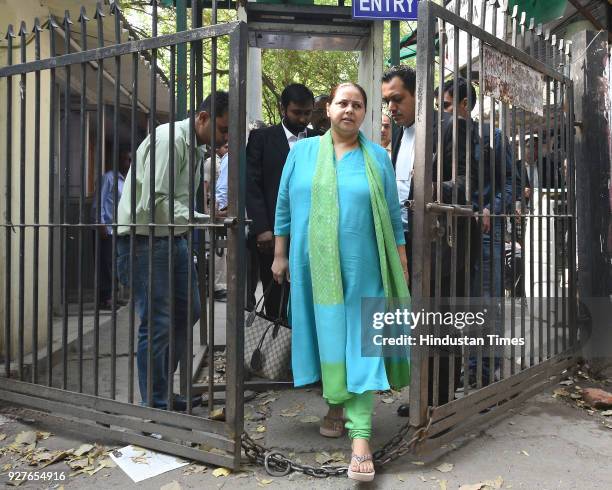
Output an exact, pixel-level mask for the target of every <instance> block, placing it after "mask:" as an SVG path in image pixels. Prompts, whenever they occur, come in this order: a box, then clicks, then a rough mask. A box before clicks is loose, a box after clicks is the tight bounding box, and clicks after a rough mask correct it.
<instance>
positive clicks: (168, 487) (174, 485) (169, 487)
mask: <svg viewBox="0 0 612 490" xmlns="http://www.w3.org/2000/svg"><path fill="white" fill-rule="evenodd" d="M181 489H182V487H181V486H180V485H179V483H178V482H177V481H176V480H173V481H171V482H170V483H166V484H165V485H163V486H161V487H159V490H181Z"/></svg>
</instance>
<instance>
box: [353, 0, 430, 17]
mask: <svg viewBox="0 0 612 490" xmlns="http://www.w3.org/2000/svg"><path fill="white" fill-rule="evenodd" d="M417 4H418V0H353V18H354V19H370V20H417Z"/></svg>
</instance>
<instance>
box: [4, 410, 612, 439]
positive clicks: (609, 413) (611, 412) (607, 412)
mask: <svg viewBox="0 0 612 490" xmlns="http://www.w3.org/2000/svg"><path fill="white" fill-rule="evenodd" d="M601 414H602V415H603V416H604V417H612V410H604V411H603V412H601ZM0 440H2V439H0Z"/></svg>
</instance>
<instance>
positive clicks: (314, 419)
mask: <svg viewBox="0 0 612 490" xmlns="http://www.w3.org/2000/svg"><path fill="white" fill-rule="evenodd" d="M320 420H321V419H320V418H319V417H317V416H316V415H306V416H305V417H302V418H301V419H300V422H304V423H305V424H315V423H317V422H319V421H320Z"/></svg>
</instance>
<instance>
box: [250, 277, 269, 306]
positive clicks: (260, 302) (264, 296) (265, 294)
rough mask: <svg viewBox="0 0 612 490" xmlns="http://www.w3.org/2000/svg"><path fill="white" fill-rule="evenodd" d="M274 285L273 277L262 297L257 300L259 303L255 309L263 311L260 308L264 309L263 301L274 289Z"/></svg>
mask: <svg viewBox="0 0 612 490" xmlns="http://www.w3.org/2000/svg"><path fill="white" fill-rule="evenodd" d="M272 286H274V279H272V280H271V281H270V284H268V285H267V286H266V289H264V293H263V294H262V296H261V298H259V299H258V300H257V303H256V304H255V308H254V309H253V311H255V312H259V313H260V312H261V311H260V310H263V301H264V299H265V298H266V296H267V295H268V294H270V291H271V290H272Z"/></svg>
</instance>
